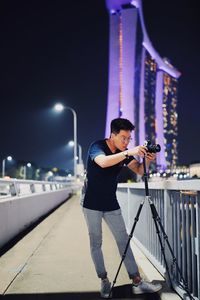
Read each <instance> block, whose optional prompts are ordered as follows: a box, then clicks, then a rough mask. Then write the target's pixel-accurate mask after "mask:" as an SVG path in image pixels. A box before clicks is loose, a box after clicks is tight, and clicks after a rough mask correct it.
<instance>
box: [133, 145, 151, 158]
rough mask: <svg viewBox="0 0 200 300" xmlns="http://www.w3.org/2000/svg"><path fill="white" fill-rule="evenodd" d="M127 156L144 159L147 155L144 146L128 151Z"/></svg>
mask: <svg viewBox="0 0 200 300" xmlns="http://www.w3.org/2000/svg"><path fill="white" fill-rule="evenodd" d="M128 155H129V156H130V155H133V156H134V155H138V156H140V157H144V156H145V155H147V147H145V146H137V147H134V148H132V149H129V150H128Z"/></svg>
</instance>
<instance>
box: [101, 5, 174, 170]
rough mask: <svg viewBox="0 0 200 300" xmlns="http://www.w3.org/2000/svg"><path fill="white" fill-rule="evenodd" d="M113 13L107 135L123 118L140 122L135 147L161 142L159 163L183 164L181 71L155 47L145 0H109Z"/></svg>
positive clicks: (109, 9) (111, 19)
mask: <svg viewBox="0 0 200 300" xmlns="http://www.w3.org/2000/svg"><path fill="white" fill-rule="evenodd" d="M106 3H107V9H108V11H109V14H110V45H109V86H108V102H107V119H106V137H108V136H109V134H110V127H109V126H110V121H111V120H112V119H114V118H117V117H123V118H127V119H129V120H131V121H132V122H133V124H135V125H136V130H135V136H134V139H133V142H132V144H131V145H130V147H131V146H134V145H139V144H140V145H142V144H144V141H145V140H146V139H150V140H151V141H152V143H159V144H160V145H161V148H162V150H161V153H160V154H159V155H158V156H157V165H160V167H161V168H166V167H170V166H171V167H172V166H175V165H176V163H177V159H178V157H177V132H178V129H177V83H178V78H179V77H180V73H179V72H178V71H177V70H176V69H175V68H174V67H173V66H172V65H171V64H170V63H169V62H168V61H167V60H166V59H162V58H161V57H160V56H159V54H158V53H157V52H156V51H155V49H154V48H153V46H152V44H151V42H150V39H149V37H148V35H147V32H146V28H145V25H144V19H143V13H142V2H141V0H133V1H127V0H107V1H106Z"/></svg>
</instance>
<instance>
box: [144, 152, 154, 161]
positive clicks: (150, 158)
mask: <svg viewBox="0 0 200 300" xmlns="http://www.w3.org/2000/svg"><path fill="white" fill-rule="evenodd" d="M146 158H147V159H148V160H149V161H154V160H155V159H156V154H155V153H150V152H147V155H146Z"/></svg>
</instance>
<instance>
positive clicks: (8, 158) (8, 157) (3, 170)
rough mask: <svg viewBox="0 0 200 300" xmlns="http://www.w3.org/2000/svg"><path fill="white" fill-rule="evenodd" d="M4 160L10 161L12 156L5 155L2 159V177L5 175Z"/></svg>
mask: <svg viewBox="0 0 200 300" xmlns="http://www.w3.org/2000/svg"><path fill="white" fill-rule="evenodd" d="M6 160H8V161H11V160H12V156H7V157H6V158H4V159H3V161H2V178H4V177H5V168H6Z"/></svg>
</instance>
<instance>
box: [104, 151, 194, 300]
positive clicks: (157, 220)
mask: <svg viewBox="0 0 200 300" xmlns="http://www.w3.org/2000/svg"><path fill="white" fill-rule="evenodd" d="M143 167H144V184H145V194H146V195H145V198H144V200H142V201H141V203H140V206H139V209H138V211H137V214H136V217H135V219H134V224H133V226H132V229H131V232H130V234H129V239H128V242H127V244H126V247H125V250H124V253H123V255H122V259H121V262H120V264H119V267H118V270H117V273H116V275H115V278H114V280H113V284H112V287H111V290H110V294H109V297H110V296H111V293H112V290H113V288H114V285H115V283H116V280H117V277H118V274H119V271H120V269H121V266H122V263H123V261H124V259H125V257H126V252H127V250H128V247H129V244H130V241H131V239H132V237H133V232H134V230H135V227H136V224H137V222H138V220H139V216H140V213H141V211H142V207H143V205H144V202H145V200H146V199H147V200H148V202H149V205H150V208H151V213H152V218H153V220H154V224H155V227H156V233H157V235H158V239H159V243H160V246H161V252H162V255H163V258H164V262H165V266H166V272H167V276H168V278H169V281H170V285H171V287H172V280H171V275H170V271H169V267H168V264H167V259H166V255H165V248H164V246H163V242H162V237H161V232H160V230H159V226H160V229H161V231H162V234H163V238H164V240H165V241H166V243H167V246H168V248H169V251H170V253H171V256H172V258H173V265H175V266H176V268H177V271H178V273H179V274H180V278H181V280H182V283H181V284H180V286H181V287H182V288H183V290H184V291H185V292H186V294H187V295H188V296H189V298H190V299H192V300H195V299H194V297H192V295H191V294H190V292H189V290H188V284H187V282H186V281H185V279H184V278H183V276H182V274H181V270H180V268H179V266H178V263H177V259H176V257H175V255H174V252H173V250H172V247H171V245H170V243H169V240H168V236H167V234H166V233H165V231H164V228H163V225H162V222H161V219H160V217H159V215H158V212H157V210H156V207H155V205H154V204H153V202H152V200H151V196H150V195H149V187H148V179H147V178H148V175H147V171H146V158H145V157H144V158H143ZM158 225H159V226H158Z"/></svg>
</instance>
